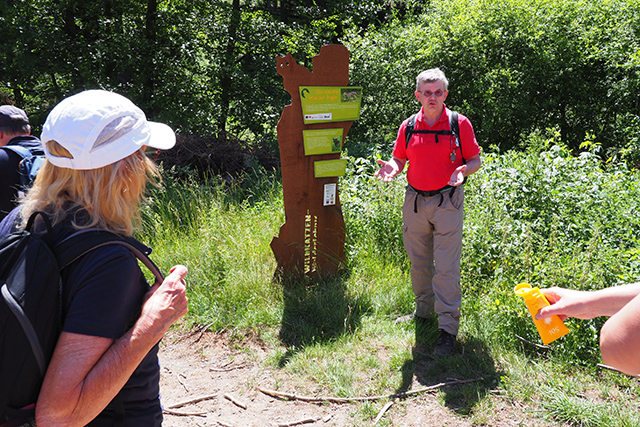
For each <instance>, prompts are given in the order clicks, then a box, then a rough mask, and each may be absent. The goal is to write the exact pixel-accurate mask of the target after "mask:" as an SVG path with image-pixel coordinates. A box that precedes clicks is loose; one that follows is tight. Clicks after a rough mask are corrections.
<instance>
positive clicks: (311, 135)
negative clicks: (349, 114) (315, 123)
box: [302, 128, 344, 156]
mask: <svg viewBox="0 0 640 427" xmlns="http://www.w3.org/2000/svg"><path fill="white" fill-rule="evenodd" d="M343 132H344V129H342V128H339V129H311V130H303V131H302V138H303V140H304V155H305V156H312V155H314V154H332V153H339V152H340V151H342V134H343Z"/></svg>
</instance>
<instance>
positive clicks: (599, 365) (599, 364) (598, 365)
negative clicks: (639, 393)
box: [596, 363, 636, 378]
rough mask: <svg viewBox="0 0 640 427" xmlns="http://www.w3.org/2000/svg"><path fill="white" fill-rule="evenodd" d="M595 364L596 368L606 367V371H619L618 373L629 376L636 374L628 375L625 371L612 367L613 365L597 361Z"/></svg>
mask: <svg viewBox="0 0 640 427" xmlns="http://www.w3.org/2000/svg"><path fill="white" fill-rule="evenodd" d="M596 366H597V367H598V368H601V369H606V370H608V371H613V372H617V373H619V374H623V375H628V376H630V377H633V378H636V376H635V375H629V374H627V373H626V372H622V371H620V370H619V369H616V368H614V367H613V366H607V365H603V364H602V363H598V364H597V365H596Z"/></svg>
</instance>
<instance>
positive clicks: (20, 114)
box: [0, 105, 42, 221]
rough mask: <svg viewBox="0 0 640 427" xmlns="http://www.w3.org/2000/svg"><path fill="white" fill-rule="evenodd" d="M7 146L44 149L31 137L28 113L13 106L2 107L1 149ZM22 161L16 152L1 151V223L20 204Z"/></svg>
mask: <svg viewBox="0 0 640 427" xmlns="http://www.w3.org/2000/svg"><path fill="white" fill-rule="evenodd" d="M7 145H19V146H21V147H24V148H40V149H42V144H41V143H40V140H39V139H38V138H37V137H35V136H33V135H31V125H30V124H29V117H28V116H27V113H25V112H24V110H21V109H20V108H17V107H14V106H13V105H2V106H0V147H5V146H7ZM21 161H22V156H20V155H19V154H18V153H16V152H15V151H11V150H8V149H3V150H0V221H1V220H2V218H4V217H5V216H7V214H8V213H9V212H11V210H12V209H13V208H15V207H16V206H17V204H18V199H19V191H21V190H22V189H21V188H20V173H19V170H18V168H19V165H20V162H21Z"/></svg>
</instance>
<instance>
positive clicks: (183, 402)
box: [165, 394, 217, 410]
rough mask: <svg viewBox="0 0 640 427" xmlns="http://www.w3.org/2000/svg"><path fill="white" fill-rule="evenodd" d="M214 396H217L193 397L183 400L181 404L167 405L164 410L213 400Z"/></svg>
mask: <svg viewBox="0 0 640 427" xmlns="http://www.w3.org/2000/svg"><path fill="white" fill-rule="evenodd" d="M216 396H217V395H216V394H208V395H206V396H200V397H194V398H191V399H188V400H184V401H182V402H178V403H174V404H173V405H168V406H166V407H165V410H167V409H175V408H180V407H182V406H186V405H189V404H191V403H198V402H201V401H203V400H208V399H213V398H214V397H216Z"/></svg>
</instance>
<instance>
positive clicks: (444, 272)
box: [375, 68, 481, 356]
mask: <svg viewBox="0 0 640 427" xmlns="http://www.w3.org/2000/svg"><path fill="white" fill-rule="evenodd" d="M448 86H449V82H448V80H447V78H446V77H445V75H444V73H443V72H442V71H441V70H439V69H438V68H434V69H430V70H426V71H423V72H422V73H420V74H419V75H418V77H417V78H416V92H415V95H416V99H417V100H418V101H419V102H420V104H421V105H422V108H421V109H420V111H419V112H418V113H417V115H416V118H415V125H414V132H416V133H414V134H412V136H411V138H410V140H409V141H408V142H407V140H406V130H407V123H408V122H409V119H407V120H405V121H404V122H403V123H402V125H401V126H400V129H399V130H398V137H397V139H396V142H395V145H394V148H393V158H392V159H391V160H389V161H386V162H385V161H384V160H378V163H380V165H381V168H380V169H379V170H378V171H377V172H376V173H375V176H376V177H377V178H378V179H380V180H383V181H385V182H388V181H391V179H393V177H395V176H396V175H397V174H399V173H400V172H402V170H403V169H404V166H405V164H406V163H407V161H409V166H408V170H407V181H408V183H409V185H408V186H407V191H406V194H405V199H404V205H403V207H402V219H403V225H402V231H403V241H404V248H405V251H406V252H407V255H408V256H409V260H410V261H411V285H412V287H413V291H414V293H415V295H416V311H415V313H414V317H415V321H416V332H417V331H418V327H419V326H420V325H421V324H422V325H424V324H426V323H428V319H431V318H433V317H434V315H435V316H437V319H438V330H439V336H438V339H437V341H436V346H435V351H434V353H435V354H436V355H441V356H442V355H448V354H451V353H452V352H453V349H454V347H455V343H456V336H457V334H458V328H459V325H460V305H461V300H462V294H461V291H460V253H461V248H462V220H463V201H464V189H463V186H462V184H463V183H464V180H465V178H466V177H467V176H469V175H471V174H472V173H474V172H476V171H477V170H478V169H479V168H480V165H481V160H480V151H481V149H480V147H479V146H478V143H477V141H476V137H475V134H474V132H473V127H472V126H471V122H470V121H469V119H467V118H466V117H464V116H463V115H461V114H459V115H458V127H459V135H457V137H456V135H452V134H450V131H451V129H450V125H449V117H450V115H451V111H450V110H449V109H448V108H446V106H445V104H444V101H445V100H446V99H447V95H448V94H449V92H448V90H447V89H448ZM447 131H449V132H447ZM463 153H464V158H463ZM416 335H418V334H416ZM416 341H418V340H416ZM421 344H422V343H418V342H416V346H417V347H418V346H420V345H421Z"/></svg>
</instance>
